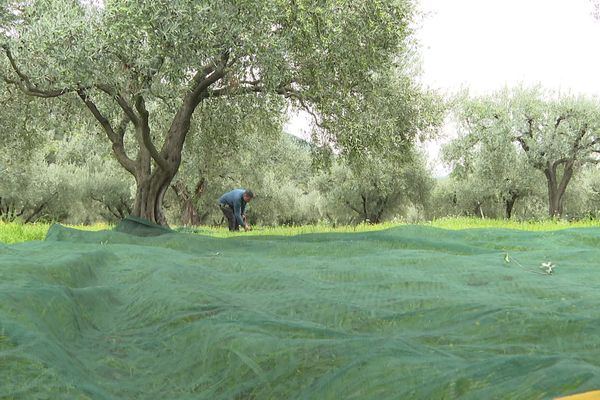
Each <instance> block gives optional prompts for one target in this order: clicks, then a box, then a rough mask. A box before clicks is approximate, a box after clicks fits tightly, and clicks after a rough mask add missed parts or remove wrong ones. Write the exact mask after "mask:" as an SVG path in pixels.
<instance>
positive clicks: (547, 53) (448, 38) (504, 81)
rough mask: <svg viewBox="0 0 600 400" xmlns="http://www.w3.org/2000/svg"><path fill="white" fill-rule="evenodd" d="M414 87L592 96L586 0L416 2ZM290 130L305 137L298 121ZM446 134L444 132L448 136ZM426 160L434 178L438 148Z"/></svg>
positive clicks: (598, 90) (595, 56)
mask: <svg viewBox="0 0 600 400" xmlns="http://www.w3.org/2000/svg"><path fill="white" fill-rule="evenodd" d="M420 4H421V5H420V8H421V10H422V11H423V12H425V13H426V15H425V16H424V18H423V20H422V21H420V22H419V28H418V34H417V37H418V38H419V41H420V45H421V46H420V50H421V54H422V61H423V66H422V67H423V76H422V82H423V83H424V84H425V85H427V86H429V87H432V88H435V89H439V90H440V91H442V92H443V93H452V92H455V91H457V90H459V89H461V88H468V89H469V91H470V92H471V94H474V95H478V94H484V93H490V92H493V91H496V90H499V89H502V88H503V87H505V86H509V87H510V86H516V85H518V84H521V83H523V84H525V85H534V84H536V83H540V84H541V85H543V86H544V87H546V88H549V89H556V90H561V91H564V92H572V93H586V94H589V95H598V96H600V21H599V20H596V19H594V17H593V16H592V12H593V11H594V7H593V5H592V3H591V2H590V1H589V0H420ZM292 122H293V125H294V129H295V130H299V131H304V132H307V131H308V127H305V126H303V123H302V118H301V117H299V118H297V119H295V120H293V121H292ZM451 130H452V128H448V127H447V128H446V129H445V131H446V132H445V133H446V134H447V135H451V134H452V132H451ZM427 149H428V153H429V156H430V160H431V163H432V165H434V166H435V167H434V172H435V173H436V175H444V174H445V172H446V171H445V170H444V168H443V167H442V166H441V165H440V163H439V160H438V159H437V156H438V150H439V143H434V144H429V145H428V146H427Z"/></svg>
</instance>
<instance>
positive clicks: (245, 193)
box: [219, 189, 254, 231]
mask: <svg viewBox="0 0 600 400" xmlns="http://www.w3.org/2000/svg"><path fill="white" fill-rule="evenodd" d="M253 197H254V193H252V190H247V189H234V190H232V191H231V192H227V193H225V194H224V195H223V196H221V197H219V207H220V208H221V211H223V215H225V218H227V221H228V222H229V230H230V231H239V230H240V226H243V227H244V230H245V231H247V230H248V229H250V226H249V225H248V223H247V222H246V214H244V211H245V210H246V204H248V203H250V200H252V198H253Z"/></svg>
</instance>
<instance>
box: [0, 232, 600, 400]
mask: <svg viewBox="0 0 600 400" xmlns="http://www.w3.org/2000/svg"><path fill="white" fill-rule="evenodd" d="M599 244H600V230H598V229H577V230H567V231H555V232H542V233H540V232H536V233H531V232H522V231H508V230H492V229H486V230H467V231H446V230H441V229H434V228H427V227H412V226H409V227H401V228H396V229H391V230H388V231H381V232H371V233H361V234H351V233H349V234H311V235H303V236H296V237H267V236H264V237H260V236H254V237H250V236H248V237H242V236H240V237H233V238H229V239H219V238H211V237H202V236H197V235H191V234H183V233H167V234H164V235H161V236H157V237H137V236H133V235H128V234H124V233H120V232H114V231H112V232H111V231H101V232H80V231H76V230H72V229H68V228H64V227H62V226H59V225H55V226H53V227H52V228H51V230H50V232H49V233H48V237H47V239H46V240H45V241H42V242H29V243H23V244H18V245H9V246H0V398H1V399H336V400H337V399H455V398H461V399H509V398H510V399H512V398H515V399H545V398H552V397H554V396H558V395H564V394H569V393H574V392H580V391H586V390H592V389H597V388H600V335H599V332H600V316H599V314H600V291H599V289H600V274H599V272H600V271H599V267H598V259H599V256H600V250H599V248H598V246H599ZM507 253H508V254H509V259H511V260H518V263H517V262H510V263H507V262H506V261H505V254H507ZM547 261H551V262H553V263H555V264H556V268H555V270H554V274H552V275H548V274H546V273H544V272H543V271H542V270H541V269H540V268H538V267H539V265H540V264H541V263H542V262H547Z"/></svg>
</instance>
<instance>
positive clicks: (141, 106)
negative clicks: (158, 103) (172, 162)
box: [135, 95, 169, 171]
mask: <svg viewBox="0 0 600 400" xmlns="http://www.w3.org/2000/svg"><path fill="white" fill-rule="evenodd" d="M135 108H136V110H137V111H138V113H139V114H140V119H139V127H138V128H139V129H140V133H141V135H142V140H143V142H144V146H146V148H147V149H148V151H149V152H150V155H151V156H152V159H154V161H155V162H156V163H157V164H158V165H159V167H160V168H162V169H164V170H165V171H168V170H169V164H168V163H167V160H165V158H164V157H163V156H161V155H160V154H159V153H158V150H156V147H155V146H154V143H152V138H150V123H149V120H148V117H149V113H148V110H147V109H146V102H145V101H144V98H143V97H142V96H141V95H139V96H137V98H136V99H135Z"/></svg>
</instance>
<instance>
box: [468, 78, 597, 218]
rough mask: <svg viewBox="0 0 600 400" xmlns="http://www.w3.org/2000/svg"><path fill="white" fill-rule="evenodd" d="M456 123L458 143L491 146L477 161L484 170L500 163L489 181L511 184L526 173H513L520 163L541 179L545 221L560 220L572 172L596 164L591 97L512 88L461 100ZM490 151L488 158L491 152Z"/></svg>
mask: <svg viewBox="0 0 600 400" xmlns="http://www.w3.org/2000/svg"><path fill="white" fill-rule="evenodd" d="M459 120H460V122H461V126H462V127H463V129H464V137H463V139H462V140H465V141H466V142H468V143H472V144H473V145H475V144H481V143H483V144H486V143H490V141H492V143H496V147H495V150H496V152H497V154H496V155H495V156H491V157H488V158H487V159H485V158H479V160H480V161H482V162H483V164H482V165H485V166H488V167H489V166H490V163H491V162H495V160H498V157H501V159H502V158H503V159H504V161H501V162H500V164H501V166H502V169H501V170H498V169H497V168H496V172H494V173H492V174H490V175H489V179H494V180H495V181H496V182H499V181H506V179H507V178H508V180H509V181H514V180H515V178H517V177H519V176H520V177H521V178H522V177H523V176H527V172H526V171H523V173H521V172H518V171H520V165H522V164H521V160H522V159H523V160H525V162H526V164H527V165H528V166H530V167H531V168H532V169H534V170H536V171H538V173H540V172H541V173H542V174H543V176H544V177H545V179H546V185H547V194H548V214H549V216H551V217H558V216H561V215H562V213H563V200H564V195H565V192H566V190H567V187H568V185H569V182H570V181H571V178H572V177H573V175H574V174H575V172H576V171H577V169H578V168H580V167H581V166H582V165H585V164H594V163H597V162H598V161H599V158H598V154H600V138H599V137H598V132H599V131H600V103H598V101H597V100H596V99H593V98H587V97H583V96H574V95H561V94H556V93H551V92H547V91H544V90H542V89H541V88H539V87H534V88H525V89H524V88H516V89H513V90H504V91H501V92H497V93H495V94H493V95H490V96H484V97H480V98H473V99H468V100H465V101H464V102H463V104H462V109H461V110H460V112H459ZM463 147H464V146H463ZM490 150H491V151H492V152H490V151H488V152H487V154H488V155H490V154H493V151H494V147H492V148H491V149H490ZM465 154H466V153H465ZM515 157H516V158H515ZM480 168H481V166H480ZM491 170H493V168H492V169H491ZM515 172H517V174H516V175H515V174H514V173H515ZM530 175H533V172H530Z"/></svg>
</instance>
